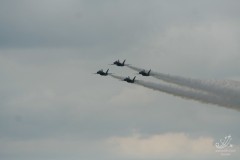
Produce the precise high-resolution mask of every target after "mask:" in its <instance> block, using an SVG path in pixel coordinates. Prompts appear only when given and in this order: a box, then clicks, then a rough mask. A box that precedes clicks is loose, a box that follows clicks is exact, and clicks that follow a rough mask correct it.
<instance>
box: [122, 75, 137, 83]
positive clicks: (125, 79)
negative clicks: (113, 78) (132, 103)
mask: <svg viewBox="0 0 240 160" xmlns="http://www.w3.org/2000/svg"><path fill="white" fill-rule="evenodd" d="M135 78H136V76H135V77H134V78H133V79H130V77H129V76H128V77H126V78H124V79H123V81H126V82H128V83H134V80H135Z"/></svg>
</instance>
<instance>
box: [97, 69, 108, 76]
mask: <svg viewBox="0 0 240 160" xmlns="http://www.w3.org/2000/svg"><path fill="white" fill-rule="evenodd" d="M108 71H109V69H108V70H107V71H106V72H103V70H102V69H101V70H99V71H97V73H95V74H100V75H101V76H107V75H108V74H111V73H108Z"/></svg>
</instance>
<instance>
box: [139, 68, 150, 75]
mask: <svg viewBox="0 0 240 160" xmlns="http://www.w3.org/2000/svg"><path fill="white" fill-rule="evenodd" d="M150 72H151V69H150V70H149V71H148V72H146V71H145V70H142V71H140V72H139V74H141V75H142V76H150Z"/></svg>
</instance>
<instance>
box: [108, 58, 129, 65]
mask: <svg viewBox="0 0 240 160" xmlns="http://www.w3.org/2000/svg"><path fill="white" fill-rule="evenodd" d="M125 61H126V59H125V60H124V61H123V62H122V63H121V62H120V61H119V60H117V61H115V62H113V64H111V65H116V66H120V67H123V66H125Z"/></svg>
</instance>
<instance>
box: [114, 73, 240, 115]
mask: <svg viewBox="0 0 240 160" xmlns="http://www.w3.org/2000/svg"><path fill="white" fill-rule="evenodd" d="M111 76H112V77H113V78H116V79H120V80H121V79H123V77H120V76H116V75H111ZM135 84H137V85H140V86H144V87H146V88H150V89H153V90H157V91H161V92H165V93H168V94H172V95H174V96H178V97H182V98H186V99H192V100H196V101H199V102H202V103H210V104H215V105H218V106H223V107H226V108H231V109H235V110H238V111H240V105H239V102H235V101H232V100H231V99H228V98H224V97H222V96H218V95H215V94H211V93H207V92H202V91H199V90H194V89H189V88H183V87H180V86H171V85H165V84H161V83H152V82H146V81H142V80H135Z"/></svg>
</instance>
